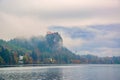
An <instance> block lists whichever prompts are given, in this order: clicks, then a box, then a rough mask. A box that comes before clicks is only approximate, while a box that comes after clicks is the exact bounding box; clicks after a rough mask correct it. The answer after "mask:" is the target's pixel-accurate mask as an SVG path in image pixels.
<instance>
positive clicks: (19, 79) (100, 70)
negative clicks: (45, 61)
mask: <svg viewBox="0 0 120 80" xmlns="http://www.w3.org/2000/svg"><path fill="white" fill-rule="evenodd" d="M0 80H120V65H103V64H101V65H100V64H80V65H46V66H24V67H23V66H20V67H2V68H0Z"/></svg>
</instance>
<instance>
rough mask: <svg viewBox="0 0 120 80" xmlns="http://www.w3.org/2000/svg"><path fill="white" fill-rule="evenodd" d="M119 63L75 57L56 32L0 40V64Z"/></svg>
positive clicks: (113, 60) (87, 56) (119, 60)
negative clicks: (27, 37)
mask: <svg viewBox="0 0 120 80" xmlns="http://www.w3.org/2000/svg"><path fill="white" fill-rule="evenodd" d="M20 63H22V64H70V63H77V64H78V63H93V64H97V63H102V64H105V63H108V64H113V63H117V64H118V63H120V57H102V58H101V57H97V56H93V55H83V56H80V55H76V54H74V53H72V52H71V51H70V50H68V49H67V48H66V47H64V46H63V39H62V37H61V35H60V34H59V33H58V32H55V33H51V32H49V33H47V34H46V36H39V37H31V38H30V39H26V38H15V39H12V40H10V41H4V40H0V64H7V65H11V64H20Z"/></svg>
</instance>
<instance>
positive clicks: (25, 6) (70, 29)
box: [0, 0, 120, 56]
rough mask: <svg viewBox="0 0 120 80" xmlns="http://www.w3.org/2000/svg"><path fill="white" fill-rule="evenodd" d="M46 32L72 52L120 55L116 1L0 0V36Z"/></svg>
mask: <svg viewBox="0 0 120 80" xmlns="http://www.w3.org/2000/svg"><path fill="white" fill-rule="evenodd" d="M47 31H53V32H56V31H57V32H59V33H60V34H61V36H62V38H63V41H64V46H65V47H67V48H68V49H70V50H71V51H73V52H75V53H76V54H80V55H85V54H92V55H97V56H120V36H119V35H120V0H0V39H4V40H10V39H12V38H15V37H30V36H38V35H43V36H44V35H45V34H46V32H47Z"/></svg>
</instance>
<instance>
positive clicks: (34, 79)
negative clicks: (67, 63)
mask: <svg viewBox="0 0 120 80" xmlns="http://www.w3.org/2000/svg"><path fill="white" fill-rule="evenodd" d="M0 80H62V69H59V68H46V69H27V70H2V71H0Z"/></svg>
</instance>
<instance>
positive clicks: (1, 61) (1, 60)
mask: <svg viewBox="0 0 120 80" xmlns="http://www.w3.org/2000/svg"><path fill="white" fill-rule="evenodd" d="M3 63H4V60H3V58H2V57H1V56H0V64H3Z"/></svg>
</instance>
